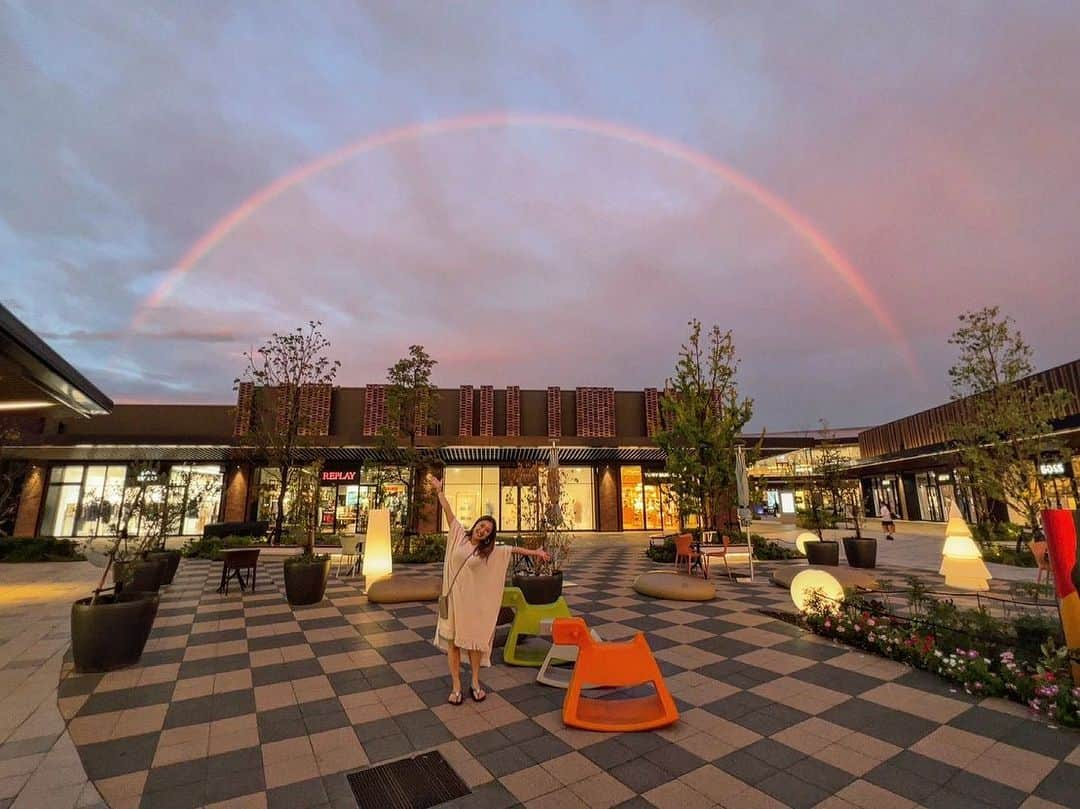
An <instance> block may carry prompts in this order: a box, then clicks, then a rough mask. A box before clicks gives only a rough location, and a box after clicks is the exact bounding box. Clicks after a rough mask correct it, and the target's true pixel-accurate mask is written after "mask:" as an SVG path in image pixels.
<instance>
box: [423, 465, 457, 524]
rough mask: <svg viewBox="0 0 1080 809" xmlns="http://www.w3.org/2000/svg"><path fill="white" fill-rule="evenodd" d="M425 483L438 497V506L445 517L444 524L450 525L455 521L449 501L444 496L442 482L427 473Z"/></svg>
mask: <svg viewBox="0 0 1080 809" xmlns="http://www.w3.org/2000/svg"><path fill="white" fill-rule="evenodd" d="M427 482H428V486H430V487H431V488H433V489H434V490H435V493H436V494H437V495H438V496H439V505H440V506H442V510H443V514H445V515H446V524H447V525H450V523H452V522H453V521H454V519H455V517H454V510H453V509H452V508H450V501H448V500H447V499H446V495H445V494H444V493H443V482H442V481H441V480H439V479H438V478H437V477H435V476H434V475H433V474H431V473H430V472H428V476H427Z"/></svg>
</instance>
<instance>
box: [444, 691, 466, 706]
mask: <svg viewBox="0 0 1080 809" xmlns="http://www.w3.org/2000/svg"><path fill="white" fill-rule="evenodd" d="M454 697H457V699H454ZM446 701H447V702H448V703H449V704H450V705H460V704H461V703H463V702H464V701H465V695H464V694H462V693H461V692H460V691H451V692H450V696H449V697H447V698H446Z"/></svg>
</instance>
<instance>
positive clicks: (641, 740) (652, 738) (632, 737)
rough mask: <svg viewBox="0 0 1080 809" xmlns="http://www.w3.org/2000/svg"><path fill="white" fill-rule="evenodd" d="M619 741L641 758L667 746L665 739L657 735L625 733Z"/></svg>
mask: <svg viewBox="0 0 1080 809" xmlns="http://www.w3.org/2000/svg"><path fill="white" fill-rule="evenodd" d="M619 741H620V742H621V743H622V744H623V745H625V746H626V747H627V748H628V749H630V750H632V751H633V752H634V753H636V754H637V755H639V756H643V755H645V754H646V753H648V752H649V751H650V750H655V749H656V748H657V747H659V746H660V745H662V744H667V742H666V741H664V738H663V737H662V736H659V735H658V734H656V733H624V734H623V735H621V736H619Z"/></svg>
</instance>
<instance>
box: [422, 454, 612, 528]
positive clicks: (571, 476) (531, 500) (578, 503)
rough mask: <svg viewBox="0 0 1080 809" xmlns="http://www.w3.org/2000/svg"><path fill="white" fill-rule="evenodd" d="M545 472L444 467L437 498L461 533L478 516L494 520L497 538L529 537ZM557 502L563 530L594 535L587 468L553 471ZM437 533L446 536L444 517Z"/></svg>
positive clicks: (592, 479) (591, 481)
mask: <svg viewBox="0 0 1080 809" xmlns="http://www.w3.org/2000/svg"><path fill="white" fill-rule="evenodd" d="M546 471H547V468H546V467H545V466H543V465H538V466H533V465H529V466H517V467H499V466H447V467H446V468H445V470H444V475H443V492H444V494H445V495H446V499H447V502H448V503H449V504H450V508H452V509H453V511H454V515H455V516H456V517H457V518H458V520H460V521H461V524H462V525H464V526H465V527H466V528H468V527H469V526H471V525H472V523H473V522H474V521H475V520H477V519H478V518H479V517H482V516H485V515H487V516H490V517H494V518H495V520H496V522H497V523H498V525H499V530H500V531H503V532H517V531H535V530H537V529H538V528H539V521H540V515H541V514H542V513H543V504H544V498H545V496H546V487H544V486H541V485H540V484H541V482H542V481H543V479H544V478H543V476H544V475H545V474H546ZM559 484H560V488H561V491H560V495H559V499H560V502H561V503H562V508H563V519H564V521H565V524H566V525H567V526H569V527H570V528H572V529H573V530H575V531H593V530H595V529H596V484H595V475H594V473H593V469H592V467H588V466H580V467H579V466H561V467H559ZM442 528H443V530H447V528H448V526H447V523H446V515H445V514H444V515H443V517H442Z"/></svg>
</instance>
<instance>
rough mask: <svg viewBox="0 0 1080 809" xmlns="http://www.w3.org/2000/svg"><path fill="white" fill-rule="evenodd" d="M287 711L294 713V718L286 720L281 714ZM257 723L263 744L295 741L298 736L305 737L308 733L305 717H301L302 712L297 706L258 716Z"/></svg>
mask: <svg viewBox="0 0 1080 809" xmlns="http://www.w3.org/2000/svg"><path fill="white" fill-rule="evenodd" d="M287 711H291V712H293V713H294V716H292V718H286V716H284V715H281V713H280V712H287ZM268 714H274V715H276V716H270V715H268ZM256 722H257V723H258V727H259V741H260V742H261V743H263V744H269V743H270V742H280V741H282V740H283V739H294V738H296V737H297V736H304V735H305V734H307V732H308V731H307V727H306V726H305V725H304V720H303V717H301V716H300V711H299V710H297V709H296V707H295V706H290V707H288V708H278V709H276V710H274V711H269V712H267V713H261V714H258V716H257V719H256Z"/></svg>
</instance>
